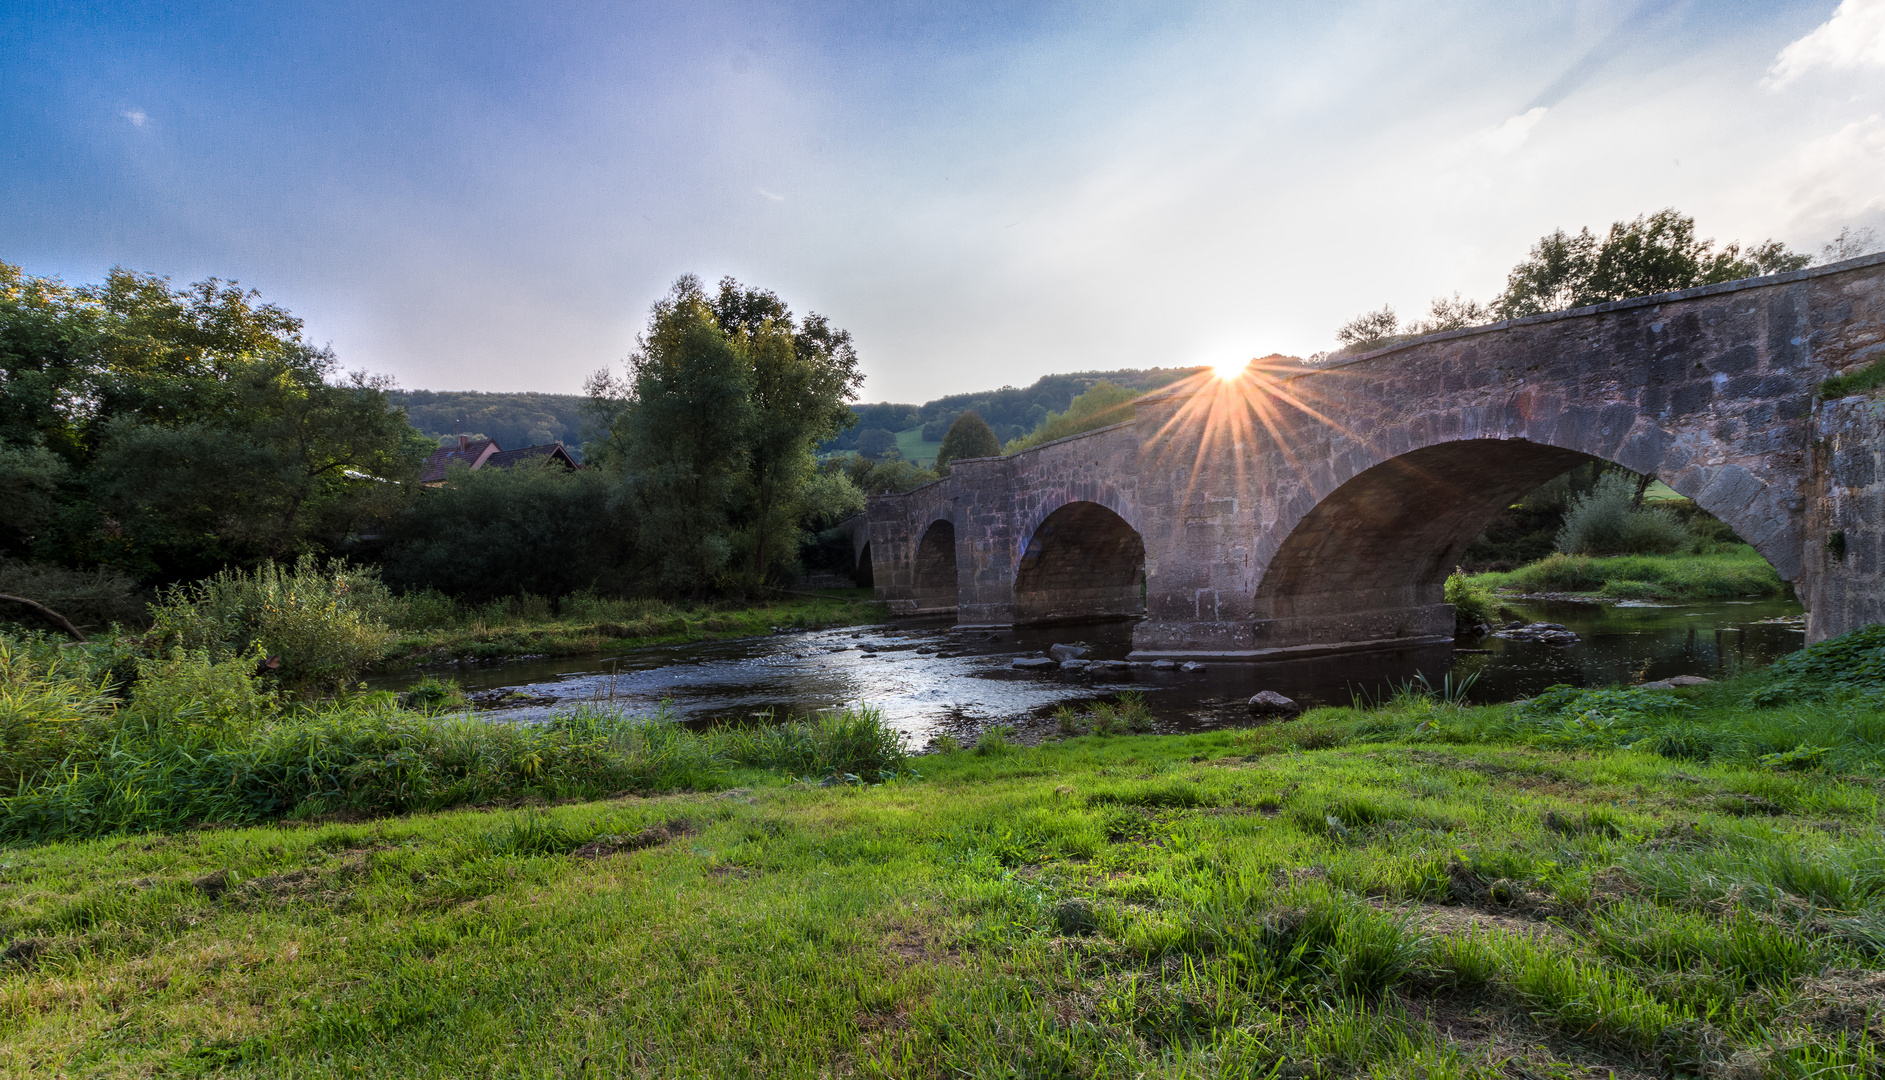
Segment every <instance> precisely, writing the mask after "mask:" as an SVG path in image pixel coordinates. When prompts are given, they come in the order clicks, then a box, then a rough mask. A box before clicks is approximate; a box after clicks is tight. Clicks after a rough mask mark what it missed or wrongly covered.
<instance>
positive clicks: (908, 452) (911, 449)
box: [897, 427, 942, 465]
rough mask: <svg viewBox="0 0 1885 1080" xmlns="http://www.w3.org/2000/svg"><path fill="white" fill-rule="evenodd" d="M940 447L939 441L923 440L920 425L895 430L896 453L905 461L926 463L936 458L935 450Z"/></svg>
mask: <svg viewBox="0 0 1885 1080" xmlns="http://www.w3.org/2000/svg"><path fill="white" fill-rule="evenodd" d="M941 449H942V443H941V442H925V441H923V429H922V428H920V427H913V428H911V429H910V430H908V431H899V432H897V453H899V454H902V455H903V457H904V459H905V460H907V461H914V462H916V463H917V464H919V465H928V464H930V463H931V462H933V461H935V460H936V451H938V450H941Z"/></svg>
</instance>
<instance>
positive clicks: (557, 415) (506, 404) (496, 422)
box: [392, 390, 583, 458]
mask: <svg viewBox="0 0 1885 1080" xmlns="http://www.w3.org/2000/svg"><path fill="white" fill-rule="evenodd" d="M392 398H393V402H394V403H395V404H397V405H403V406H405V409H406V417H407V419H409V420H410V421H411V422H412V426H413V427H416V428H418V429H419V430H420V431H423V432H425V433H426V434H427V435H430V436H432V437H434V438H439V437H443V436H450V435H457V434H459V433H460V432H463V433H464V434H466V435H482V436H484V437H486V438H489V439H496V440H497V444H498V445H499V446H501V447H503V448H504V449H506V450H517V449H521V448H523V447H526V446H537V445H540V444H543V443H552V442H561V443H563V444H564V445H565V446H567V447H568V448H569V449H570V452H571V453H572V454H575V455H576V456H577V457H578V458H580V457H581V449H582V440H583V437H582V417H581V408H582V400H583V399H582V396H581V395H579V394H486V393H481V392H479V391H476V390H395V391H393V394H392Z"/></svg>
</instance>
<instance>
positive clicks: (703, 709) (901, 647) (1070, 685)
mask: <svg viewBox="0 0 1885 1080" xmlns="http://www.w3.org/2000/svg"><path fill="white" fill-rule="evenodd" d="M1505 606H1506V607H1507V608H1509V609H1511V613H1512V614H1513V615H1515V616H1516V617H1518V618H1521V619H1524V620H1526V621H1544V622H1553V623H1559V624H1562V625H1564V626H1565V627H1567V628H1569V629H1571V630H1573V631H1575V632H1576V633H1577V634H1578V636H1579V639H1580V640H1579V641H1578V642H1577V643H1576V644H1574V645H1568V646H1553V645H1545V644H1540V643H1536V642H1526V641H1513V640H1506V639H1501V638H1496V637H1488V638H1483V639H1476V640H1464V639H1463V640H1461V641H1460V642H1459V643H1458V647H1457V648H1456V647H1454V646H1447V645H1440V646H1431V647H1427V648H1421V649H1405V650H1390V651H1382V652H1369V653H1360V654H1347V655H1342V656H1332V657H1323V658H1319V659H1310V660H1295V661H1287V662H1281V663H1266V664H1231V663H1217V664H1207V665H1206V666H1205V670H1204V671H1202V672H1194V673H1184V672H1178V671H1162V670H1155V669H1153V668H1151V667H1149V666H1135V667H1132V668H1129V669H1126V670H1106V671H1097V672H1093V673H1091V674H1087V673H1080V674H1075V673H1071V672H1060V671H1055V670H1051V669H1050V670H1048V671H1045V672H1035V671H1021V670H1016V669H1015V668H1014V667H1013V666H1012V665H1013V663H1014V661H1015V660H1016V659H1017V658H1020V657H1022V656H1039V655H1040V654H1041V650H1042V649H1044V648H1046V647H1047V646H1048V645H1051V644H1054V643H1056V642H1081V643H1084V644H1086V645H1087V646H1088V647H1089V648H1090V649H1091V650H1092V651H1091V653H1090V654H1089V656H1090V657H1091V658H1096V659H1123V658H1124V657H1125V655H1126V654H1127V653H1128V652H1129V651H1131V644H1130V643H1131V624H1129V623H1123V622H1121V623H1108V624H1091V625H1086V626H1078V627H1059V628H1055V629H1051V630H1049V629H1031V630H1020V631H1015V632H1011V633H1006V634H1002V635H1000V636H997V637H993V638H992V639H991V638H990V637H989V636H988V635H983V634H979V633H978V634H972V635H970V634H956V633H954V632H952V629H951V627H950V626H948V625H947V624H945V623H921V622H900V623H892V624H886V625H880V626H868V627H847V628H844V629H838V630H823V631H813V632H807V633H792V634H778V635H774V636H772V637H765V638H748V639H743V640H739V641H721V642H706V643H701V644H696V645H686V646H676V647H668V648H654V649H639V650H635V651H633V652H628V653H623V654H619V655H616V656H607V657H569V658H560V659H554V660H547V659H546V660H513V661H508V662H500V663H488V664H464V665H452V666H448V667H446V668H444V669H437V668H434V669H431V672H430V673H433V674H438V675H442V676H445V677H449V678H453V679H456V680H457V681H458V682H459V684H460V685H462V686H463V687H464V688H465V689H466V690H467V691H470V692H473V693H479V692H482V691H490V690H494V689H499V688H515V689H516V690H518V691H519V692H521V693H524V694H527V695H530V696H532V697H536V698H539V699H541V698H555V699H556V700H555V702H554V703H552V704H548V705H542V704H539V705H531V706H525V707H521V708H507V709H493V710H490V711H487V712H485V713H483V715H484V716H486V717H489V718H491V719H494V720H495V719H506V720H513V719H514V720H526V719H532V718H536V717H541V716H544V715H546V714H548V713H551V712H555V711H561V710H565V709H569V708H572V707H575V706H577V705H580V704H583V703H586V702H595V703H598V704H603V705H606V706H609V707H613V708H621V709H627V710H629V711H632V712H651V711H653V710H654V709H656V708H657V707H659V705H660V704H661V703H662V702H663V701H666V702H669V703H670V705H669V707H670V708H671V709H672V710H673V712H674V714H676V715H677V716H678V717H680V718H681V719H684V720H695V721H707V720H715V719H750V718H754V717H755V716H756V715H778V714H782V713H805V712H810V711H813V710H817V709H821V708H827V707H830V706H834V705H844V704H848V703H855V702H859V701H863V702H868V703H870V704H872V705H875V706H877V707H878V708H880V709H882V710H883V713H884V716H885V718H886V719H887V720H888V721H889V722H890V723H891V724H892V725H893V726H895V727H896V728H898V729H899V730H901V731H903V732H905V733H906V734H907V735H909V736H910V737H911V741H912V743H913V744H915V745H920V744H921V743H922V742H923V741H924V740H926V739H927V738H928V737H929V736H931V735H932V734H934V733H936V732H938V731H945V730H947V731H963V730H970V729H973V728H976V727H980V726H983V725H986V724H988V723H990V722H1003V721H1020V720H1025V719H1027V718H1030V717H1039V716H1041V715H1044V714H1045V713H1046V712H1048V711H1051V710H1052V709H1053V708H1055V707H1056V706H1058V705H1060V704H1063V703H1066V702H1077V701H1081V700H1086V699H1092V698H1096V697H1103V696H1109V695H1112V694H1116V693H1118V692H1119V691H1122V690H1127V689H1139V690H1142V691H1144V692H1145V694H1146V698H1147V701H1148V702H1149V703H1150V704H1151V706H1152V710H1153V712H1154V714H1155V715H1156V716H1157V717H1158V719H1159V725H1160V727H1161V728H1162V729H1165V730H1185V729H1195V728H1200V727H1215V726H1220V725H1225V724H1236V723H1243V722H1247V719H1248V717H1247V714H1246V711H1245V708H1244V702H1245V701H1246V700H1248V699H1249V697H1250V695H1252V694H1254V693H1256V692H1257V691H1259V690H1275V691H1277V692H1279V693H1281V694H1284V695H1285V696H1287V697H1291V698H1294V699H1296V700H1297V701H1300V702H1303V703H1305V704H1338V705H1346V704H1349V703H1350V702H1351V701H1353V700H1354V699H1355V698H1356V696H1357V695H1361V696H1366V697H1376V696H1381V695H1384V694H1386V693H1389V692H1391V691H1392V690H1393V689H1394V688H1395V687H1398V686H1400V685H1401V684H1402V683H1404V682H1406V681H1407V680H1409V679H1412V678H1414V677H1415V676H1416V674H1417V673H1424V674H1425V675H1426V677H1427V679H1428V680H1429V681H1430V682H1432V683H1433V684H1434V685H1436V686H1437V685H1440V683H1441V681H1442V679H1443V678H1444V677H1445V676H1447V675H1448V674H1449V673H1451V674H1452V675H1453V677H1454V678H1455V679H1456V680H1457V679H1459V678H1460V677H1462V676H1465V675H1467V674H1474V675H1476V676H1477V678H1476V681H1475V682H1474V684H1473V686H1472V690H1471V697H1473V698H1474V699H1476V700H1479V701H1501V700H1510V699H1513V698H1518V697H1525V696H1528V695H1531V694H1534V693H1536V692H1538V691H1539V690H1542V689H1544V688H1545V687H1547V686H1550V685H1553V684H1555V683H1571V684H1575V685H1586V684H1590V685H1596V684H1607V683H1613V682H1621V683H1626V684H1628V683H1636V682H1643V681H1647V680H1651V679H1661V678H1667V677H1669V676H1672V675H1703V676H1707V677H1709V678H1720V677H1722V676H1724V675H1728V674H1732V673H1734V672H1736V671H1739V670H1741V669H1743V668H1747V667H1756V666H1760V665H1763V664H1766V663H1769V662H1771V661H1772V660H1773V659H1775V658H1776V657H1778V656H1780V655H1782V654H1784V653H1788V652H1791V651H1793V650H1794V649H1797V648H1799V647H1800V645H1801V642H1802V639H1803V629H1802V627H1801V624H1800V618H1799V616H1800V612H1801V608H1800V605H1799V604H1798V603H1795V602H1794V601H1792V600H1791V599H1769V600H1736V601H1715V602H1709V603H1685V604H1670V605H1650V604H1641V603H1629V602H1624V603H1614V604H1592V603H1585V602H1571V601H1562V600H1544V599H1540V600H1523V601H1514V600H1507V601H1506V603H1505ZM417 677H418V674H412V675H406V676H389V677H386V678H383V679H380V680H378V684H379V685H380V686H381V687H384V688H388V689H397V688H400V687H403V686H404V685H407V684H410V683H411V682H412V681H413V680H414V679H416V678H417Z"/></svg>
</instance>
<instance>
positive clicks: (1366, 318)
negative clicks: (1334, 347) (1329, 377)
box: [1335, 305, 1401, 352]
mask: <svg viewBox="0 0 1885 1080" xmlns="http://www.w3.org/2000/svg"><path fill="white" fill-rule="evenodd" d="M1400 328H1401V319H1400V316H1398V315H1396V314H1394V309H1393V308H1392V307H1389V306H1385V305H1384V306H1383V307H1382V308H1381V310H1380V311H1370V312H1368V313H1366V314H1363V315H1357V316H1355V317H1354V318H1352V319H1350V320H1348V321H1347V322H1345V323H1343V324H1342V325H1341V326H1340V327H1339V328H1337V329H1336V331H1335V340H1337V341H1339V342H1341V343H1342V348H1343V350H1344V351H1352V352H1360V351H1362V350H1365V349H1367V348H1368V347H1369V346H1372V345H1376V344H1379V343H1380V342H1382V341H1385V340H1387V339H1388V338H1390V337H1393V336H1395V335H1396V334H1398V333H1399V332H1400Z"/></svg>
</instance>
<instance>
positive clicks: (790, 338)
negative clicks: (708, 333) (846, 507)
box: [713, 277, 864, 588]
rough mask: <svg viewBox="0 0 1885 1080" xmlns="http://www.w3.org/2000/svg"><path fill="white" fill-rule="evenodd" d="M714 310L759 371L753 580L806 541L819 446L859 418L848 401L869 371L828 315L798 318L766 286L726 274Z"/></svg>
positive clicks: (750, 533)
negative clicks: (862, 368)
mask: <svg viewBox="0 0 1885 1080" xmlns="http://www.w3.org/2000/svg"><path fill="white" fill-rule="evenodd" d="M713 309H714V315H715V317H716V318H717V319H718V320H719V323H720V326H721V328H722V330H723V331H725V332H726V333H728V334H729V335H731V336H732V337H733V338H734V340H735V342H736V343H737V344H738V346H739V347H740V350H741V351H742V352H743V353H744V354H745V355H746V357H747V358H748V362H749V363H750V364H751V365H752V371H753V406H754V413H753V430H752V433H751V438H750V444H749V445H750V449H749V451H748V456H749V466H748V469H749V471H748V479H747V491H746V499H745V506H744V507H743V508H742V509H743V511H744V513H742V514H741V519H742V520H741V525H742V526H743V528H742V531H743V533H744V537H743V539H744V541H745V547H746V549H747V553H748V555H747V564H746V573H747V580H746V583H745V584H746V586H747V587H749V588H750V587H756V586H758V585H760V584H762V583H763V582H764V581H765V580H766V579H767V578H768V577H769V576H771V574H772V572H773V571H775V570H783V569H785V568H787V567H788V566H790V565H792V564H793V563H794V562H795V561H796V559H797V556H798V549H799V547H800V545H801V544H802V543H803V542H804V539H805V538H804V536H803V535H802V530H803V526H804V522H805V519H806V517H807V516H808V513H809V511H810V507H809V506H808V505H807V503H806V500H805V496H806V495H807V494H808V492H807V484H808V483H809V482H810V480H811V478H812V476H813V475H814V473H815V472H816V467H817V458H816V456H815V454H814V448H815V447H816V446H817V445H818V444H819V443H821V442H823V441H825V440H826V439H829V438H831V437H832V436H833V435H836V434H837V433H838V432H840V431H843V430H845V429H847V428H849V427H851V426H852V425H854V424H856V423H857V414H856V413H853V412H852V411H851V409H850V407H849V404H848V403H849V402H850V401H851V399H852V398H854V397H856V396H857V388H858V387H859V386H860V385H861V384H862V383H863V381H864V374H863V372H861V371H859V370H858V367H857V350H856V349H855V348H854V347H853V345H852V344H851V335H850V333H849V332H848V331H845V330H840V329H837V328H836V327H834V326H832V325H831V323H830V322H829V320H827V319H826V318H825V317H824V316H822V315H817V314H812V315H808V316H806V317H805V318H804V320H802V321H798V320H795V319H794V318H793V316H792V312H791V310H790V309H789V308H787V307H786V306H785V303H784V302H783V301H781V300H780V299H779V297H778V296H777V295H775V294H774V293H772V292H770V291H768V290H764V289H752V288H747V287H745V286H742V285H741V284H740V283H739V282H737V281H735V280H733V279H732V278H730V277H729V278H722V279H721V280H720V291H719V294H718V295H717V296H716V297H715V298H714V302H713Z"/></svg>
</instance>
